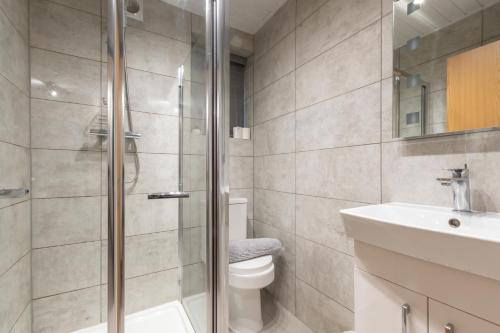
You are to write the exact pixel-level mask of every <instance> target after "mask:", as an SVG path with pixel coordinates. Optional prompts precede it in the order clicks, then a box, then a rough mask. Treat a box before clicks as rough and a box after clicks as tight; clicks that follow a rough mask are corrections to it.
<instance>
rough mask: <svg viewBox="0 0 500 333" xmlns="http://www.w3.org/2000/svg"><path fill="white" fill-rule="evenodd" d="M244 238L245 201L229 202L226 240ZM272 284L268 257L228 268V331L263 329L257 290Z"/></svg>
mask: <svg viewBox="0 0 500 333" xmlns="http://www.w3.org/2000/svg"><path fill="white" fill-rule="evenodd" d="M245 238H247V200H246V199H244V198H231V199H229V240H240V239H245ZM273 280H274V264H273V257H272V256H270V255H269V256H264V257H259V258H255V259H250V260H245V261H240V262H237V263H233V264H230V265H229V328H230V329H231V331H232V332H234V333H257V332H259V331H260V330H262V327H263V326H264V325H263V323H262V311H261V303H260V290H261V289H262V288H265V287H266V286H268V285H269V284H271V283H272V282H273Z"/></svg>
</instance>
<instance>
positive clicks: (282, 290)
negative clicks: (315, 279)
mask: <svg viewBox="0 0 500 333" xmlns="http://www.w3.org/2000/svg"><path fill="white" fill-rule="evenodd" d="M274 275H275V276H274V281H273V283H271V284H270V285H269V286H267V287H266V289H265V290H266V291H268V292H269V293H271V295H273V297H274V298H275V299H276V300H277V301H278V302H280V304H281V305H283V306H284V307H285V308H286V309H287V310H288V311H290V312H291V313H292V314H294V313H295V298H296V293H295V280H296V277H295V275H296V274H295V267H294V266H287V265H283V264H279V263H278V264H276V266H275V271H274Z"/></svg>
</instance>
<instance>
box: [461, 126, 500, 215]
mask: <svg viewBox="0 0 500 333" xmlns="http://www.w3.org/2000/svg"><path fill="white" fill-rule="evenodd" d="M499 143H500V133H499V132H497V131H495V132H485V133H474V134H470V135H467V136H466V151H467V165H468V167H469V168H470V177H471V194H472V208H473V209H475V210H480V211H493V212H498V211H500V194H499V193H498V190H497V189H498V188H497V187H496V186H495V184H496V183H497V182H496V181H493V180H494V179H499V178H500V174H499V172H498V169H497V166H498V163H499V161H500V148H499V147H500V146H499Z"/></svg>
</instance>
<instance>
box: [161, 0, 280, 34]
mask: <svg viewBox="0 0 500 333" xmlns="http://www.w3.org/2000/svg"><path fill="white" fill-rule="evenodd" d="M162 1H163V2H166V3H169V4H171V5H174V6H177V7H180V8H183V9H185V10H188V11H190V12H192V13H195V14H198V15H200V16H203V13H204V5H203V4H204V1H202V0H162ZM286 1H287V0H231V1H230V12H231V16H230V25H231V27H232V28H235V29H238V30H241V31H244V32H246V33H249V34H252V35H254V34H255V33H256V32H257V31H259V29H260V28H261V27H262V26H263V25H264V23H266V22H267V20H269V19H270V18H271V16H273V14H274V13H276V11H277V10H278V9H279V8H280V7H281V6H283V4H285V2H286Z"/></svg>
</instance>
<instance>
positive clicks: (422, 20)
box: [233, 0, 500, 48]
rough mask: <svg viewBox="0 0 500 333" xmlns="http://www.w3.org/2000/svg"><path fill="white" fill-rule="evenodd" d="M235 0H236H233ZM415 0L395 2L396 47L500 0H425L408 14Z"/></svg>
mask: <svg viewBox="0 0 500 333" xmlns="http://www.w3.org/2000/svg"><path fill="white" fill-rule="evenodd" d="M233 1H234V0H233ZM412 1H413V0H399V1H398V2H395V3H394V24H395V26H396V27H397V30H396V32H395V34H394V47H395V48H397V47H400V46H403V45H405V44H406V41H407V40H410V39H412V38H414V37H417V36H420V37H423V36H426V35H428V34H430V33H432V32H434V31H436V30H440V29H442V28H444V27H446V26H448V25H450V24H452V23H455V22H457V21H460V20H462V19H463V18H465V17H467V16H469V15H471V14H473V13H475V12H477V11H479V10H481V9H482V8H486V7H489V6H491V5H493V4H495V3H498V2H500V0H424V3H423V5H422V8H420V9H419V10H417V11H415V12H413V13H412V14H411V15H406V8H407V5H408V3H410V2H412Z"/></svg>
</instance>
